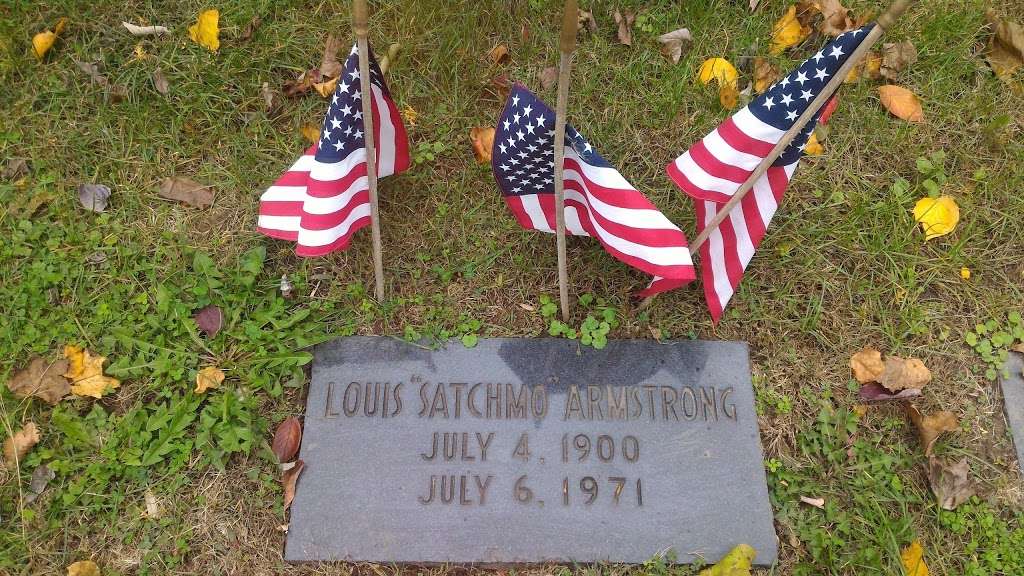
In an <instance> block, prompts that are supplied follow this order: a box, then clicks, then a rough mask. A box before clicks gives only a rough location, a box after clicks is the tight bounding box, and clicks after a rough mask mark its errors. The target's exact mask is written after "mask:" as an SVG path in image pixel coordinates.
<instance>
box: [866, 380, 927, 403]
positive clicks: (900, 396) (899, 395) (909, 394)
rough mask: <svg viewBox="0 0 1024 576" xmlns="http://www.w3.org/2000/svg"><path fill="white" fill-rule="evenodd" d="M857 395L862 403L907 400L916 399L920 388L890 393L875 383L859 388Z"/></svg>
mask: <svg viewBox="0 0 1024 576" xmlns="http://www.w3.org/2000/svg"><path fill="white" fill-rule="evenodd" d="M857 395H858V396H859V397H860V399H861V400H862V401H864V402H884V401H886V400H907V399H909V398H917V397H918V396H920V395H921V389H920V388H907V389H905V390H900V391H899V392H895V393H894V392H890V391H888V390H886V389H885V386H882V385H881V384H878V383H877V382H868V383H867V384H864V385H863V386H861V387H860V390H859V391H858V392H857Z"/></svg>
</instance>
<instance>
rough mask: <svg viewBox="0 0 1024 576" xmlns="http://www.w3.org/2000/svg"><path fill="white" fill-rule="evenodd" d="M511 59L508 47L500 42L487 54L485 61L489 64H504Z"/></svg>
mask: <svg viewBox="0 0 1024 576" xmlns="http://www.w3.org/2000/svg"><path fill="white" fill-rule="evenodd" d="M509 59H511V56H509V53H508V46H507V45H506V44H505V43H504V42H502V43H501V44H498V45H497V46H495V47H494V48H491V49H490V50H489V51H488V52H487V60H488V61H489V62H490V63H491V64H505V63H506V62H508V61H509Z"/></svg>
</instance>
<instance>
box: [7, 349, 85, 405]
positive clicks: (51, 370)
mask: <svg viewBox="0 0 1024 576" xmlns="http://www.w3.org/2000/svg"><path fill="white" fill-rule="evenodd" d="M67 370H68V362H67V360H58V361H56V362H48V361H46V360H44V359H42V358H40V357H38V356H37V357H35V358H33V359H32V361H31V362H29V363H28V367H26V368H25V369H24V370H22V371H21V372H18V373H17V374H15V375H14V376H12V377H11V379H10V381H9V382H7V388H8V389H9V390H10V391H11V392H12V393H14V395H15V396H17V397H18V398H28V397H29V396H35V397H36V398H40V399H42V400H44V401H46V402H48V403H50V404H56V403H58V402H60V401H61V399H62V398H64V397H65V396H67V395H68V394H70V393H71V385H70V384H68V380H67V378H65V377H64V373H65V372H67Z"/></svg>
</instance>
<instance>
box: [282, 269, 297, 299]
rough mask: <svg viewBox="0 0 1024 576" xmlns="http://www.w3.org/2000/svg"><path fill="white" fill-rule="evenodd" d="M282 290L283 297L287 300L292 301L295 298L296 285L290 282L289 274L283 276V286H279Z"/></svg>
mask: <svg viewBox="0 0 1024 576" xmlns="http://www.w3.org/2000/svg"><path fill="white" fill-rule="evenodd" d="M278 288H279V289H280V290H281V296H283V297H284V298H285V299H286V300H290V299H292V298H294V297H295V285H294V284H292V283H291V280H288V275H287V274H281V284H280V285H279V286H278Z"/></svg>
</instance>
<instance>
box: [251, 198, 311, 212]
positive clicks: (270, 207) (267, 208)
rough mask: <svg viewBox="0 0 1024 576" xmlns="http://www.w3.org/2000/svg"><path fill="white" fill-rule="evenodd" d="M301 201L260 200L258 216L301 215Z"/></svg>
mask: <svg viewBox="0 0 1024 576" xmlns="http://www.w3.org/2000/svg"><path fill="white" fill-rule="evenodd" d="M301 215H302V202H301V201H299V202H296V201H290V200H265V201H263V202H260V216H301Z"/></svg>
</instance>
